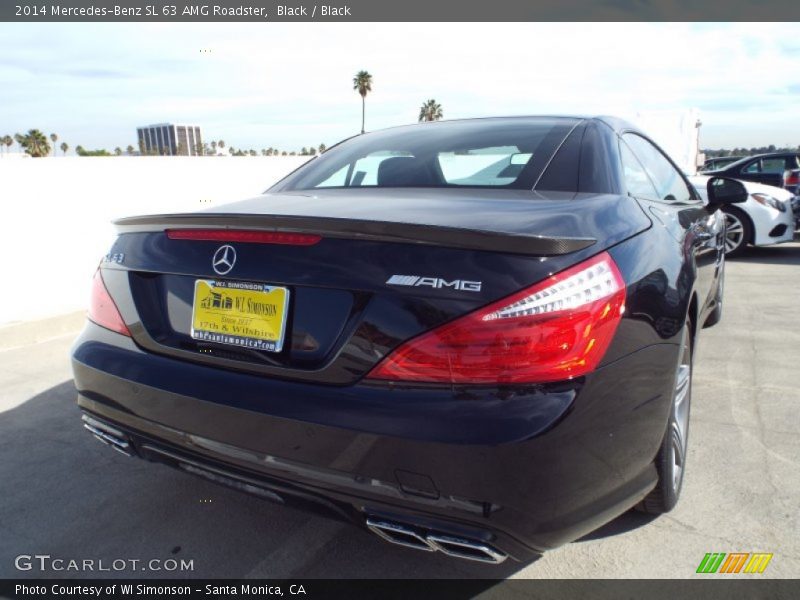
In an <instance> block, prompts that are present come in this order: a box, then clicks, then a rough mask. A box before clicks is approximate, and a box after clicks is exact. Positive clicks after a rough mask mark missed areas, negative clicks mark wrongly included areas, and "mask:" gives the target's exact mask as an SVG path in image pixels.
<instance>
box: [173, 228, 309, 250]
mask: <svg viewBox="0 0 800 600" xmlns="http://www.w3.org/2000/svg"><path fill="white" fill-rule="evenodd" d="M167 237H168V238H169V239H171V240H199V241H211V242H251V243H254V244H283V245H287V246H313V245H314V244H316V243H317V242H319V241H320V240H321V239H322V236H319V235H314V234H310V233H291V232H285V231H254V230H248V229H167Z"/></svg>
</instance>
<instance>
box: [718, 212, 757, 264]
mask: <svg viewBox="0 0 800 600" xmlns="http://www.w3.org/2000/svg"><path fill="white" fill-rule="evenodd" d="M722 212H723V213H725V256H729V257H734V256H739V255H741V254H742V253H743V252H744V251H745V250H746V249H747V244H750V243H752V241H753V224H752V223H751V222H750V217H748V216H747V215H746V214H745V212H744V211H743V210H741V209H739V208H736V207H734V206H726V207H725V208H723V209H722Z"/></svg>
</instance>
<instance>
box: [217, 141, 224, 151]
mask: <svg viewBox="0 0 800 600" xmlns="http://www.w3.org/2000/svg"><path fill="white" fill-rule="evenodd" d="M217 146H219V149H220V150H225V142H224V141H223V140H220V141H218V142H217Z"/></svg>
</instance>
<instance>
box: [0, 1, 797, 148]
mask: <svg viewBox="0 0 800 600" xmlns="http://www.w3.org/2000/svg"><path fill="white" fill-rule="evenodd" d="M627 4H628V3H626V2H617V4H616V5H617V6H618V8H619V9H620V10H624V9H625V7H626V6H627ZM678 4H680V2H678ZM795 29H796V27H795V26H794V25H793V24H781V23H774V24H773V23H769V24H768V23H747V24H736V23H731V24H704V23H701V24H681V23H602V24H597V23H447V24H438V23H436V24H434V23H410V24H409V23H402V24H401V23H397V24H380V23H370V24H363V23H357V24H355V23H340V24H328V23H296V24H294V23H293V24H278V23H264V24H259V23H244V24H223V23H214V24H206V23H203V24H189V23H183V24H166V23H154V24H102V25H98V24H70V25H69V26H67V27H64V26H63V25H48V24H35V23H13V24H10V23H5V24H0V44H2V45H3V46H4V47H5V48H6V49H4V48H0V56H3V57H4V58H3V59H2V62H0V83H2V82H6V79H7V78H8V79H9V80H10V81H13V85H8V86H4V92H3V104H4V113H6V114H4V117H5V118H6V119H5V120H6V123H7V125H6V126H7V127H10V128H12V129H16V130H21V129H27V128H29V127H43V128H48V127H50V128H53V129H55V130H58V131H63V132H65V133H68V134H69V135H70V136H71V137H72V136H74V137H75V138H78V137H80V138H81V140H80V141H79V143H83V145H85V146H105V147H114V146H117V145H126V144H128V143H132V142H133V141H134V135H135V127H136V126H137V125H142V124H147V123H151V122H164V121H191V122H197V123H199V124H200V125H201V126H203V128H204V130H205V132H206V136H207V137H209V138H212V137H213V138H217V139H219V138H223V139H225V140H226V141H229V143H232V144H233V145H234V146H236V147H253V148H261V147H265V146H279V147H285V148H287V149H292V148H299V147H300V146H303V145H307V144H308V143H311V142H315V143H319V142H325V143H326V144H328V145H330V144H332V143H334V142H335V141H337V140H338V139H341V138H343V137H346V136H349V135H351V134H352V133H354V132H355V131H356V130H357V129H358V128H360V121H361V100H360V98H359V96H358V95H357V94H356V93H355V92H354V91H353V90H352V83H351V80H352V76H353V74H354V73H355V72H356V71H357V70H359V69H362V68H366V69H368V70H369V71H370V72H371V73H372V74H373V76H374V86H373V88H374V90H373V92H372V93H371V94H370V95H369V96H368V98H367V126H368V128H370V129H375V128H380V127H386V126H391V125H396V124H400V123H409V122H413V121H414V120H415V119H416V115H417V112H418V108H419V105H420V104H421V103H422V102H423V101H424V100H426V99H427V98H431V97H433V98H436V99H437V100H438V101H439V102H440V103H441V104H442V106H443V108H444V113H445V116H446V117H447V118H458V117H469V116H486V115H497V114H536V113H548V114H553V113H578V114H596V113H603V114H615V113H630V112H633V111H635V110H643V111H647V110H664V109H669V108H688V107H700V108H701V109H702V111H703V114H702V119H703V123H704V124H705V125H704V130H703V139H704V143H707V144H709V145H747V146H751V145H763V144H769V143H778V142H781V143H782V141H783V140H774V139H772V138H770V137H769V136H770V135H774V132H775V131H776V130H777V131H779V132H780V133H781V134H782V136H783V137H788V138H794V139H797V140H798V141H800V139H798V138H800V122H798V120H797V119H796V117H795V116H793V113H794V112H795V110H794V106H795V105H796V102H793V100H794V98H793V97H792V94H796V93H797V86H796V85H795V84H787V82H786V74H787V73H794V72H795V71H796V64H797V54H798V51H800V45H798V44H796V43H794V42H791V41H789V42H787V40H792V36H793V35H795V31H794V30H795ZM34 39H36V40H40V39H45V40H48V43H47V44H38V43H37V44H33V43H31V41H30V40H34ZM12 49H13V50H12ZM754 74H757V75H758V77H757V78H756V77H754ZM778 124H781V126H780V127H778ZM771 132H773V133H771ZM0 133H1V132H0Z"/></svg>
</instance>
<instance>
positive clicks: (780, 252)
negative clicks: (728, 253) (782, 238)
mask: <svg viewBox="0 0 800 600" xmlns="http://www.w3.org/2000/svg"><path fill="white" fill-rule="evenodd" d="M795 239H797V238H795ZM726 260H730V261H731V262H735V263H760V264H765V265H800V243H798V242H797V241H795V242H790V243H787V244H778V245H777V246H763V247H753V246H751V247H749V248H748V249H747V250H746V251H745V252H744V253H743V254H741V255H740V256H738V257H736V258H731V259H726Z"/></svg>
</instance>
